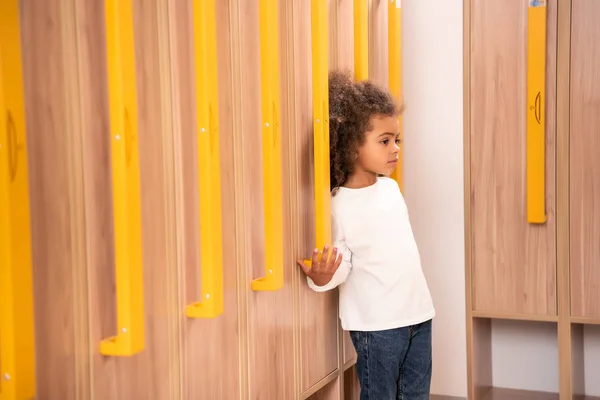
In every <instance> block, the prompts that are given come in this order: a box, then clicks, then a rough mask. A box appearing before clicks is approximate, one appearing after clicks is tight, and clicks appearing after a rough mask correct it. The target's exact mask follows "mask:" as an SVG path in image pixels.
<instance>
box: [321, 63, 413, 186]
mask: <svg viewBox="0 0 600 400" xmlns="http://www.w3.org/2000/svg"><path fill="white" fill-rule="evenodd" d="M403 109H404V107H403V106H402V105H399V104H396V101H395V100H394V98H393V97H392V95H391V94H390V93H389V92H388V91H386V90H384V89H382V88H380V87H379V86H377V85H376V84H374V83H373V82H371V81H369V80H365V81H359V82H355V81H354V79H353V76H352V74H351V73H350V72H348V71H332V72H330V74H329V146H330V150H329V159H330V186H331V190H332V191H333V190H334V189H335V188H338V187H340V186H342V185H343V184H344V183H345V182H346V180H347V179H348V177H349V176H350V174H351V173H352V168H353V165H354V161H355V160H356V157H357V155H358V149H359V147H360V146H361V145H362V144H363V143H364V140H365V133H366V132H368V131H369V130H371V129H372V128H371V127H370V121H371V117H372V116H375V115H381V116H392V117H395V116H398V115H399V114H401V113H402V111H403Z"/></svg>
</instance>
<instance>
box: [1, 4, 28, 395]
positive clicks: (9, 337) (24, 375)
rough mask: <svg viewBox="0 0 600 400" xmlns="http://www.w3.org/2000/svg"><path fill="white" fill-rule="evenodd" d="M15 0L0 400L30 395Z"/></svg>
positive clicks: (5, 167)
mask: <svg viewBox="0 0 600 400" xmlns="http://www.w3.org/2000/svg"><path fill="white" fill-rule="evenodd" d="M19 21H20V18H19V2H18V1H17V0H6V1H2V2H0V400H24V399H31V398H35V396H36V385H35V340H34V314H33V282H32V263H31V231H30V214H29V210H30V208H29V184H28V171H27V146H26V139H27V138H26V123H25V106H24V97H23V75H22V74H23V73H22V65H21V32H20V26H19V25H20V24H19Z"/></svg>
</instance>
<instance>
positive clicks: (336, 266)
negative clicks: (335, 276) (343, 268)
mask: <svg viewBox="0 0 600 400" xmlns="http://www.w3.org/2000/svg"><path fill="white" fill-rule="evenodd" d="M343 260H344V255H343V254H338V257H337V260H335V265H334V269H336V270H337V269H338V268H339V267H340V265H341V264H342V261H343Z"/></svg>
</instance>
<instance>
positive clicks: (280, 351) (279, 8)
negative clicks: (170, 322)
mask: <svg viewBox="0 0 600 400" xmlns="http://www.w3.org/2000/svg"><path fill="white" fill-rule="evenodd" d="M230 4H231V6H232V7H233V13H234V16H233V18H232V24H233V27H234V28H235V34H236V37H235V38H234V37H233V36H232V40H235V43H236V46H235V47H234V54H235V60H234V69H235V73H234V74H235V77H236V85H235V88H234V89H235V94H234V111H233V113H234V115H235V118H236V119H237V118H241V119H238V120H237V121H239V122H236V127H235V133H234V134H235V142H236V146H237V147H236V152H235V159H234V160H233V162H234V163H235V165H236V179H239V180H240V186H237V187H236V193H235V196H236V202H237V204H238V206H236V211H239V212H240V214H239V217H241V218H238V220H237V224H236V229H238V230H240V231H239V234H240V238H241V239H242V240H243V242H242V243H240V244H239V248H240V252H241V253H240V258H241V265H240V267H239V271H238V274H239V280H238V281H239V282H240V287H239V294H240V296H242V299H241V301H240V303H241V304H243V305H244V307H245V309H244V310H241V313H240V318H241V319H242V324H243V325H242V329H240V334H241V335H245V338H244V339H243V341H244V345H245V346H247V349H246V351H247V356H248V362H247V365H248V376H247V379H248V393H249V397H250V398H253V399H265V400H271V399H272V400H276V399H293V398H294V396H295V363H294V359H295V358H294V301H293V300H294V298H293V294H294V289H293V286H292V284H291V283H292V274H293V273H294V271H296V268H297V267H296V265H295V259H294V255H293V254H292V251H291V244H292V240H293V236H292V231H291V229H290V208H289V203H290V198H289V194H290V176H291V170H290V168H292V163H291V162H290V161H289V159H290V153H291V151H290V149H289V147H290V145H289V143H290V141H289V137H291V134H290V130H289V126H290V123H291V122H290V120H289V117H288V112H287V110H288V109H289V107H290V104H291V103H290V92H289V85H288V79H289V77H288V75H287V72H286V71H287V69H288V50H289V49H288V48H286V47H285V46H284V43H285V42H284V41H285V38H286V32H287V31H286V30H287V29H290V26H291V24H290V21H291V19H290V17H291V13H290V12H289V11H290V10H289V8H288V5H289V3H288V2H284V1H282V0H281V1H271V0H269V1H264V0H263V1H255V0H235V1H232V2H231V3H230ZM261 14H262V16H261ZM261 31H262V32H261ZM261 34H262V38H261ZM261 42H262V44H263V46H262V52H261ZM267 60H268V61H267ZM262 68H264V70H262V71H261V69H262ZM277 73H279V79H276V78H277V76H276V74H277ZM238 79H239V80H238ZM273 79H274V80H273ZM267 87H270V88H271V89H270V90H267V89H266V88H267ZM277 103H279V109H277V105H276V104H277ZM236 113H239V114H237V115H236ZM278 117H279V120H278ZM278 160H281V166H279V165H278V163H279V161H278ZM238 196H239V198H238ZM237 199H239V201H238V200H237ZM265 204H266V205H267V206H268V207H265ZM267 235H269V237H267ZM267 263H268V264H267ZM261 278H264V280H263V281H262V283H261V282H259V281H256V280H257V279H261ZM281 279H282V280H281ZM253 281H255V282H253ZM269 282H272V284H270V283H269ZM257 286H264V288H263V289H265V290H258V289H259V288H258V287H257Z"/></svg>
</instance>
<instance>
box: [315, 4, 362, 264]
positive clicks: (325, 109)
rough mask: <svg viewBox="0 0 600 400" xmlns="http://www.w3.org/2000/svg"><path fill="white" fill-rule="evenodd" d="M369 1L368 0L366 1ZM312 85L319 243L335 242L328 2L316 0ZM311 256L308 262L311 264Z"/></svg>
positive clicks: (316, 225)
mask: <svg viewBox="0 0 600 400" xmlns="http://www.w3.org/2000/svg"><path fill="white" fill-rule="evenodd" d="M365 4H366V2H365ZM311 7H312V8H311V11H312V15H311V29H312V71H313V73H312V89H313V118H314V120H313V129H314V149H313V151H314V191H315V193H314V195H315V216H316V218H315V227H316V247H317V248H319V249H323V247H324V246H325V245H326V244H331V188H330V176H329V49H328V42H329V31H328V27H327V2H324V1H321V0H312V5H311ZM311 261H312V260H311V259H310V258H308V259H305V260H304V262H305V263H306V264H308V265H311Z"/></svg>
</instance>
